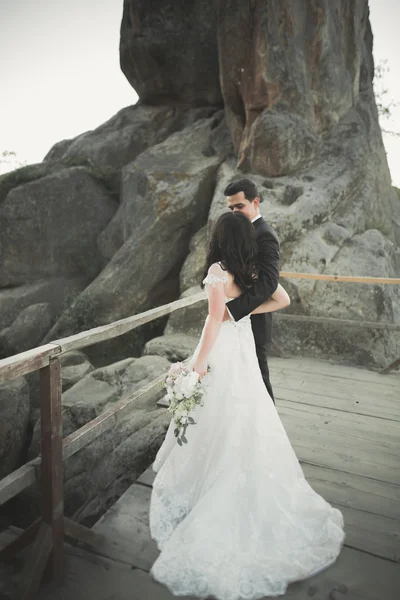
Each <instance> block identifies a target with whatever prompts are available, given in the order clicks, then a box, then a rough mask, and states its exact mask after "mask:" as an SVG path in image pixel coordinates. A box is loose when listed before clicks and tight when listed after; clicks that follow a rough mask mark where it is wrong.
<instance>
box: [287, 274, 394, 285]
mask: <svg viewBox="0 0 400 600" xmlns="http://www.w3.org/2000/svg"><path fill="white" fill-rule="evenodd" d="M279 276H280V277H282V278H285V279H312V280H314V281H338V282H339V281H341V282H344V283H375V284H385V285H400V279H398V278H396V277H357V276H353V275H328V274H322V273H293V272H292V271H281V272H280V274H279Z"/></svg>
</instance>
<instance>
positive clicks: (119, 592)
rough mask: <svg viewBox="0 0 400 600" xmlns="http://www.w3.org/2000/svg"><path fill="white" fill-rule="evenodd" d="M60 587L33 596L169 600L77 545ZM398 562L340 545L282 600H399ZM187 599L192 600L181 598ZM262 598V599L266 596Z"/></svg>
mask: <svg viewBox="0 0 400 600" xmlns="http://www.w3.org/2000/svg"><path fill="white" fill-rule="evenodd" d="M67 566H68V568H67V573H66V580H65V584H64V585H63V586H62V588H60V587H59V588H55V587H53V586H46V587H45V588H41V589H40V590H39V593H38V596H37V600H88V599H89V598H90V599H96V600H174V598H176V597H175V596H173V595H172V593H171V592H170V591H169V590H168V589H167V588H166V587H165V586H163V585H160V584H158V583H157V582H155V581H154V580H153V579H152V577H151V576H150V575H149V573H147V572H145V571H142V570H141V569H132V568H131V567H130V566H129V565H126V564H121V563H119V562H116V561H114V560H110V559H107V558H103V557H99V556H93V555H91V554H90V553H88V552H84V551H82V550H80V549H78V548H71V549H69V550H68V565H67ZM399 589H400V569H399V567H398V565H396V564H394V563H392V562H390V561H388V560H383V559H381V558H376V557H374V556H370V555H368V554H365V553H363V552H359V551H357V550H353V549H351V548H346V547H345V548H343V550H342V552H341V554H340V556H339V558H338V560H337V561H336V563H335V564H334V565H332V567H330V568H329V569H327V570H326V571H323V572H322V573H320V574H319V575H316V576H314V577H312V578H309V579H307V580H305V581H302V582H298V583H294V584H291V585H290V586H289V587H288V589H287V591H286V593H285V594H284V595H283V596H280V598H282V600H310V598H311V599H313V600H328V599H329V600H346V599H347V600H398V591H399ZM185 598H187V600H195V598H194V597H192V596H185ZM265 600H267V599H265Z"/></svg>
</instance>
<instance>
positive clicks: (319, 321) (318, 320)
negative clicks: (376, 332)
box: [274, 313, 400, 331]
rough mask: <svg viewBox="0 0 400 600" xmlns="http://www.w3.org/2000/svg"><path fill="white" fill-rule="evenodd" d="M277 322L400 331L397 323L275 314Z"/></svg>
mask: <svg viewBox="0 0 400 600" xmlns="http://www.w3.org/2000/svg"><path fill="white" fill-rule="evenodd" d="M274 318H277V319H278V320H281V319H282V320H283V321H292V322H293V323H306V324H310V323H314V324H316V325H335V326H340V327H354V328H357V329H384V330H385V331H400V325H399V324H397V323H382V322H380V321H357V320H355V319H337V318H335V317H314V316H312V315H292V314H287V313H276V317H275V316H274Z"/></svg>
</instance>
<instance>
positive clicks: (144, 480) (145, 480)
mask: <svg viewBox="0 0 400 600" xmlns="http://www.w3.org/2000/svg"><path fill="white" fill-rule="evenodd" d="M155 477H156V474H155V472H154V471H153V468H152V466H151V465H150V467H149V468H148V469H146V470H145V471H144V473H142V474H141V476H140V477H139V479H138V480H137V483H141V484H142V485H146V486H148V487H152V485H153V481H154V479H155Z"/></svg>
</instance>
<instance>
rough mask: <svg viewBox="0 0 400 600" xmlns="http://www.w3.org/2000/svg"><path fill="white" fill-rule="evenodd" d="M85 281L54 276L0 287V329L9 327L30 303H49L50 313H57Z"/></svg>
mask: <svg viewBox="0 0 400 600" xmlns="http://www.w3.org/2000/svg"><path fill="white" fill-rule="evenodd" d="M86 283H87V281H86V279H85V278H83V277H77V278H72V279H67V278H64V277H55V278H50V279H43V280H40V281H36V282H33V283H27V284H25V285H21V286H17V287H11V288H5V289H0V330H1V329H5V328H6V327H9V326H10V325H11V324H12V323H13V322H14V321H15V319H16V318H17V317H18V315H19V314H20V313H21V312H23V311H25V310H26V309H27V308H28V307H29V306H31V305H32V304H43V303H45V304H50V306H51V312H52V314H53V315H55V316H56V315H59V314H60V313H61V312H62V310H63V309H64V308H65V306H66V304H67V303H68V299H71V298H74V297H75V296H76V295H77V294H78V293H79V292H81V291H82V290H83V289H84V287H85V285H86Z"/></svg>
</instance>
